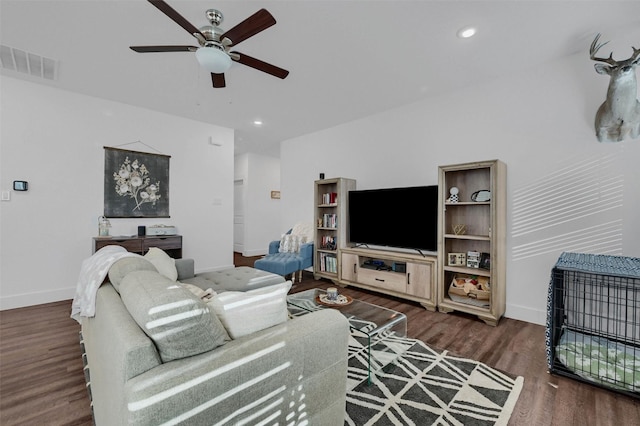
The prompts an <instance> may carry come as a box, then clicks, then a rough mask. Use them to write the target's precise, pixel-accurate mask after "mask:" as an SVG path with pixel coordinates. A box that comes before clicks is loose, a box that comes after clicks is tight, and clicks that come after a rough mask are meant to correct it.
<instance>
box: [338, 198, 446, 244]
mask: <svg viewBox="0 0 640 426" xmlns="http://www.w3.org/2000/svg"><path fill="white" fill-rule="evenodd" d="M349 241H350V242H351V243H352V244H356V245H359V244H364V245H375V246H388V247H398V248H408V249H418V250H426V251H437V249H438V186H437V185H431V186H413V187H406V188H385V189H369V190H360V191H349Z"/></svg>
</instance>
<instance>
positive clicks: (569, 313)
mask: <svg viewBox="0 0 640 426" xmlns="http://www.w3.org/2000/svg"><path fill="white" fill-rule="evenodd" d="M546 331H547V334H546V344H547V348H546V349H547V362H548V364H549V371H550V372H551V373H554V374H558V375H563V376H567V377H571V378H573V379H576V380H580V381H583V382H587V383H590V384H593V385H596V386H600V387H603V388H607V389H610V390H613V391H616V392H620V393H623V394H626V395H630V396H633V397H635V398H640V259H639V258H632V257H623V256H607V255H592V254H582V253H562V255H561V256H560V257H559V258H558V261H557V263H556V265H555V266H554V268H553V270H552V271H551V282H550V283H549V294H548V301H547V330H546Z"/></svg>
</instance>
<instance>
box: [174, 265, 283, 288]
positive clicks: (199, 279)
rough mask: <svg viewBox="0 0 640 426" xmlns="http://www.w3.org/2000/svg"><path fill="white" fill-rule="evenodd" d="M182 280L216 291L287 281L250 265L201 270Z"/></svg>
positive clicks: (256, 286) (180, 279)
mask: <svg viewBox="0 0 640 426" xmlns="http://www.w3.org/2000/svg"><path fill="white" fill-rule="evenodd" d="M178 279H179V281H180V282H182V283H187V284H193V285H196V286H198V287H200V288H201V289H203V290H206V289H208V288H210V289H212V290H213V291H215V292H216V293H221V292H223V291H247V290H253V289H256V288H261V287H267V286H270V285H273V284H279V283H282V282H284V281H285V279H284V277H281V276H280V275H277V274H272V273H269V272H266V271H261V270H259V269H255V268H251V267H249V266H239V267H237V268H229V269H223V270H221V271H213V272H201V273H199V274H196V275H195V276H192V277H189V278H186V277H185V278H180V277H179V278H178Z"/></svg>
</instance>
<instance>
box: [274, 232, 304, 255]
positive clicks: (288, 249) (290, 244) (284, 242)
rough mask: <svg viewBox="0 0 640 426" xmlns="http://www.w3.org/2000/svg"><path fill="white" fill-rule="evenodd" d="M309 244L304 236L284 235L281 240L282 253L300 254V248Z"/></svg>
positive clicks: (280, 250) (280, 249)
mask: <svg viewBox="0 0 640 426" xmlns="http://www.w3.org/2000/svg"><path fill="white" fill-rule="evenodd" d="M306 242H307V237H306V236H304V235H294V234H284V235H283V236H282V237H281V238H280V248H279V249H278V251H279V252H280V253H298V252H299V251H300V246H301V245H302V244H304V243H306Z"/></svg>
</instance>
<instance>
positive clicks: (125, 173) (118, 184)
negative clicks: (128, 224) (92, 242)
mask: <svg viewBox="0 0 640 426" xmlns="http://www.w3.org/2000/svg"><path fill="white" fill-rule="evenodd" d="M170 158H171V156H169V155H163V154H151V153H148V152H138V151H129V150H124V149H119V148H111V147H106V146H105V147H104V216H105V217H112V218H127V217H128V218H131V217H169V159H170Z"/></svg>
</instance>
